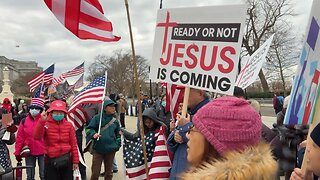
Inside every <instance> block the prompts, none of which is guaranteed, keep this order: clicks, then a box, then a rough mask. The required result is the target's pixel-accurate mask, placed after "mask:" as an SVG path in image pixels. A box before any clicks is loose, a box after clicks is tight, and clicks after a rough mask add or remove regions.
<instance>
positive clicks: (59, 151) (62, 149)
mask: <svg viewBox="0 0 320 180" xmlns="http://www.w3.org/2000/svg"><path fill="white" fill-rule="evenodd" d="M33 135H34V137H35V138H36V139H41V138H42V137H44V142H45V154H46V155H47V156H48V157H49V158H55V157H59V156H62V155H64V154H67V153H68V152H71V156H72V162H73V164H78V163H79V155H78V146H77V139H76V133H75V130H74V127H73V125H72V124H71V123H70V122H68V121H67V120H66V119H65V118H64V119H63V120H61V121H55V120H53V119H52V116H51V115H49V116H48V117H47V120H46V121H42V120H41V121H39V122H38V124H37V126H36V128H35V131H34V134H33Z"/></svg>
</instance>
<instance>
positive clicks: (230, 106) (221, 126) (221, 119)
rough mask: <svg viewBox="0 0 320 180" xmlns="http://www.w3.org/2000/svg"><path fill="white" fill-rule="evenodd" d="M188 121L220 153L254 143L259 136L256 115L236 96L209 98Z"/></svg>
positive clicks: (257, 115) (259, 127)
mask: <svg viewBox="0 0 320 180" xmlns="http://www.w3.org/2000/svg"><path fill="white" fill-rule="evenodd" d="M192 122H193V124H194V126H195V127H196V128H197V129H198V130H199V131H200V132H201V133H202V134H203V135H204V136H205V138H206V139H207V141H208V142H210V144H211V145H212V146H213V147H214V148H215V149H216V150H217V151H218V153H219V154H220V155H223V154H225V153H226V152H228V151H232V150H243V149H244V148H245V147H246V146H250V145H256V144H258V143H259V142H260V139H261V126H262V122H261V119H260V115H259V114H258V113H257V112H256V110H255V109H253V108H252V107H251V106H250V105H249V103H248V102H247V101H246V100H244V99H241V98H237V97H230V96H229V97H221V98H217V99H215V100H212V101H211V102H209V103H208V104H206V105H205V106H204V107H202V108H201V109H199V110H198V112H197V113H196V114H195V115H194V117H193V118H192Z"/></svg>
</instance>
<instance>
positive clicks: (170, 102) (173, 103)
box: [166, 83, 184, 119]
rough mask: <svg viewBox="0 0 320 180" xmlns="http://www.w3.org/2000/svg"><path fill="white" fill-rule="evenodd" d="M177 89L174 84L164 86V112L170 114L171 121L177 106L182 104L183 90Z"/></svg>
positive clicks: (177, 108) (176, 111)
mask: <svg viewBox="0 0 320 180" xmlns="http://www.w3.org/2000/svg"><path fill="white" fill-rule="evenodd" d="M177 87H178V86H177V85H175V84H169V83H167V84H166V89H167V90H166V111H167V112H169V111H170V112H171V116H172V119H175V117H176V114H177V113H178V110H179V104H180V103H182V102H183V93H184V90H183V89H181V88H177Z"/></svg>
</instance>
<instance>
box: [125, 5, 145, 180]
mask: <svg viewBox="0 0 320 180" xmlns="http://www.w3.org/2000/svg"><path fill="white" fill-rule="evenodd" d="M124 3H125V6H126V10H127V18H128V25H129V31H130V40H131V48H132V61H133V66H134V77H135V81H136V89H135V91H136V95H137V97H139V99H138V107H139V108H138V110H139V116H138V118H139V120H140V136H141V142H142V149H143V157H144V165H145V170H146V177H147V180H149V168H148V160H147V151H146V145H145V139H144V127H143V120H142V109H141V99H140V92H139V80H138V70H137V69H138V68H137V61H136V53H135V50H134V43H133V35H132V29H131V21H130V13H129V5H128V0H124Z"/></svg>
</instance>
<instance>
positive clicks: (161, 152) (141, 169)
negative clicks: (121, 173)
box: [126, 126, 171, 180]
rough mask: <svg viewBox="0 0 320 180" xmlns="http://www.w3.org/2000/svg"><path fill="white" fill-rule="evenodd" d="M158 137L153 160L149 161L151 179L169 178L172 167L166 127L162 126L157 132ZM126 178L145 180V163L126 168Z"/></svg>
mask: <svg viewBox="0 0 320 180" xmlns="http://www.w3.org/2000/svg"><path fill="white" fill-rule="evenodd" d="M155 137H156V138H157V140H156V143H155V149H154V152H153V155H152V159H151V162H149V163H148V167H149V179H169V176H170V173H169V169H170V168H171V153H170V152H169V150H168V147H167V143H166V136H165V127H164V126H161V128H160V130H159V132H157V133H156V134H155ZM126 178H127V179H130V180H145V179H146V172H145V165H144V164H143V165H141V166H137V167H133V168H126Z"/></svg>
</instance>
